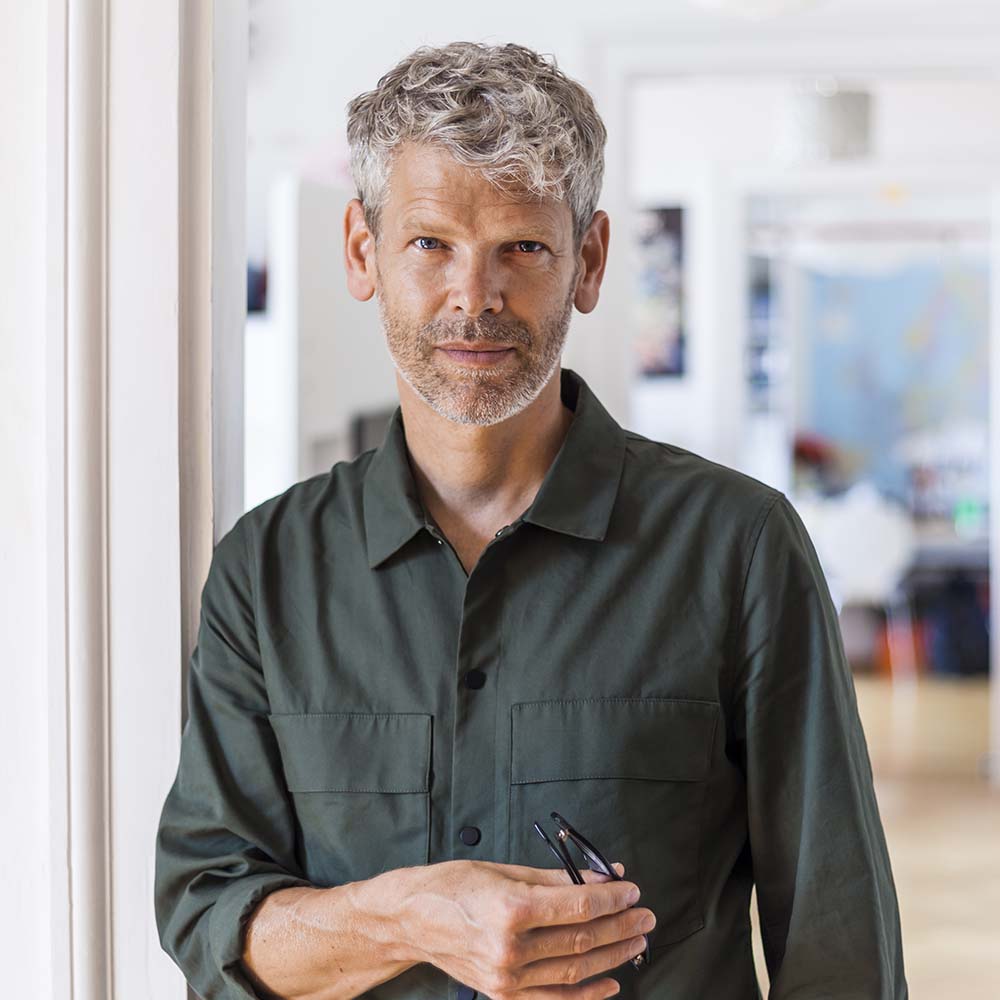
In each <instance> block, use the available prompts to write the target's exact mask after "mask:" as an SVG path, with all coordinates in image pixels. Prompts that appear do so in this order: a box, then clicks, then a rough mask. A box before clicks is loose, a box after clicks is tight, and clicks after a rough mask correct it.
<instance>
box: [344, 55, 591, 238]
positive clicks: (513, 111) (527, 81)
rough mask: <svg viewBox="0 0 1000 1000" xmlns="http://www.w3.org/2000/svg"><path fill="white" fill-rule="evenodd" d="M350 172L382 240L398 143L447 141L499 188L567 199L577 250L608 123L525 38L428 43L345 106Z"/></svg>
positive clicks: (461, 158)
mask: <svg viewBox="0 0 1000 1000" xmlns="http://www.w3.org/2000/svg"><path fill="white" fill-rule="evenodd" d="M347 141H348V145H349V147H350V153H351V174H352V176H353V178H354V184H355V187H356V188H357V195H358V198H359V199H360V201H361V204H362V206H363V208H364V214H365V222H366V224H367V226H368V228H369V230H370V231H371V233H372V235H373V236H374V237H375V243H376V246H377V245H378V244H379V241H380V234H381V227H382V211H383V208H384V206H385V201H386V198H387V196H388V192H389V174H390V171H391V168H392V163H393V157H394V155H395V151H397V150H398V149H399V147H400V146H401V144H403V143H405V142H408V141H412V142H418V143H427V144H428V145H434V146H436V147H438V148H442V149H445V150H446V151H447V152H448V153H450V154H451V155H452V156H453V157H454V158H455V159H456V160H457V161H458V162H459V163H461V164H463V165H465V166H468V167H473V168H475V169H477V170H479V172H480V173H481V175H482V176H483V177H484V178H485V179H486V180H488V181H489V182H490V183H491V184H493V186H494V187H496V188H497V189H498V190H501V191H507V192H512V191H520V192H522V193H523V192H527V193H528V194H529V196H532V195H533V196H536V197H539V198H542V197H553V198H555V199H556V200H559V201H562V200H565V201H567V202H568V204H569V207H570V210H571V212H572V215H573V245H574V252H579V249H580V246H581V244H582V242H583V235H584V233H585V232H586V230H587V227H588V226H589V225H590V222H591V219H592V218H593V215H594V210H595V208H596V207H597V199H598V197H599V196H600V193H601V184H602V181H603V178H604V145H605V142H606V141H607V130H606V129H605V127H604V123H603V122H602V121H601V118H600V115H598V113H597V109H596V108H595V107H594V102H593V99H592V98H591V96H590V94H589V93H588V92H587V90H586V89H585V88H584V87H583V86H582V85H581V84H579V83H577V82H576V81H575V80H572V79H570V78H569V77H568V76H566V74H565V73H563V72H562V70H560V69H558V68H557V66H556V63H555V57H554V56H553V57H552V62H551V63H550V62H548V61H547V60H546V59H544V58H543V57H542V56H541V55H540V54H539V53H537V52H535V51H533V50H532V49H529V48H525V47H524V46H523V45H516V44H514V43H509V44H507V45H494V46H490V45H484V44H481V43H479V42H452V43H451V44H449V45H444V46H441V47H438V48H432V47H430V46H426V45H423V46H421V47H420V48H418V49H416V50H414V51H413V52H411V53H410V55H408V56H406V58H404V59H403V60H401V61H400V62H399V63H398V64H397V65H396V66H395V67H393V69H391V70H390V71H389V72H388V73H386V74H385V75H384V76H383V77H382V78H381V79H380V80H379V81H378V85H377V86H376V87H375V89H374V90H369V91H366V92H365V93H363V94H359V95H358V96H357V97H355V98H353V99H352V100H351V101H350V102H349V103H348V105H347Z"/></svg>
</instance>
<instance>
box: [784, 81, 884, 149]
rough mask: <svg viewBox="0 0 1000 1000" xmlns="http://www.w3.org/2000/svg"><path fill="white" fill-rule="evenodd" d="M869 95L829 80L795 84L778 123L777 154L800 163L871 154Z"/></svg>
mask: <svg viewBox="0 0 1000 1000" xmlns="http://www.w3.org/2000/svg"><path fill="white" fill-rule="evenodd" d="M871 104H872V100H871V94H870V93H869V92H868V91H867V90H862V89H854V88H845V87H842V86H841V85H840V84H839V83H838V82H837V80H836V79H834V78H832V77H821V78H817V79H815V80H812V81H806V82H805V83H798V84H797V85H796V86H795V87H794V89H793V90H792V91H791V92H790V93H789V95H788V98H787V100H786V102H785V107H784V113H783V115H782V116H781V120H780V121H779V123H778V129H779V132H778V137H777V150H776V152H777V155H778V157H779V158H780V159H782V160H784V161H791V162H800V163H810V162H813V163H817V162H828V161H831V160H856V159H862V158H864V157H866V156H869V155H870V154H871V119H872V115H871Z"/></svg>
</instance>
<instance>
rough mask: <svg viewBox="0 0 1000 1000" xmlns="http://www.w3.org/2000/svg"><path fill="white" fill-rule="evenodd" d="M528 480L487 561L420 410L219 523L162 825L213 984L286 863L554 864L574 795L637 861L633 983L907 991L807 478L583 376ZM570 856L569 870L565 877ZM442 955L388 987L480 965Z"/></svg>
mask: <svg viewBox="0 0 1000 1000" xmlns="http://www.w3.org/2000/svg"><path fill="white" fill-rule="evenodd" d="M561 379H562V382H561V385H562V398H563V402H564V403H565V405H567V406H568V407H570V408H571V409H573V410H574V411H575V415H574V419H573V422H572V424H571V425H570V428H569V431H568V433H567V436H566V438H565V441H564V443H563V445H562V447H561V449H560V451H559V453H558V455H557V456H556V458H555V460H554V462H553V464H552V466H551V467H550V468H549V470H548V473H547V475H546V477H545V479H544V481H543V483H542V485H541V488H540V489H539V491H538V494H537V495H536V497H535V499H534V501H533V502H532V503H531V505H530V506H529V507H528V508H527V510H525V511H524V512H523V513H522V514H521V516H520V517H518V518H517V519H516V520H515V521H514V522H513V523H511V524H509V525H507V526H506V527H504V528H503V529H501V530H500V531H498V532H497V534H496V537H495V538H493V539H492V540H491V541H490V543H489V545H488V546H487V548H486V550H485V551H484V552H483V553H482V555H481V557H480V559H479V561H478V563H477V564H476V566H475V568H474V569H473V571H472V572H471V573H469V574H467V573H466V572H465V570H464V569H463V567H462V564H461V562H460V561H459V559H458V557H457V555H456V554H455V552H454V550H453V549H452V548H451V545H450V544H449V542H448V540H447V538H445V537H444V536H443V535H442V534H441V532H440V531H439V530H438V529H437V528H436V526H435V525H434V524H433V522H432V521H431V519H430V518H429V516H428V514H427V513H426V511H425V510H424V508H423V506H422V504H421V502H420V500H419V497H418V494H417V491H416V488H415V484H414V478H413V475H412V471H411V467H410V464H409V460H408V453H407V450H406V443H405V438H404V427H403V422H402V412H401V410H400V409H399V408H397V410H396V411H395V414H394V415H393V418H392V421H391V424H390V426H389V428H388V431H387V433H386V436H385V440H384V441H383V443H382V445H381V446H380V447H379V448H377V449H372V450H370V451H366V452H365V453H364V454H362V455H360V456H359V457H358V458H356V459H354V460H353V461H350V462H338V463H337V464H336V465H334V466H333V468H332V469H331V470H330V471H329V472H326V473H323V474H322V475H317V476H314V477H312V478H310V479H306V480H304V481H302V482H299V483H296V484H295V485H294V486H292V487H291V488H290V489H288V490H286V491H285V492H284V493H282V494H281V495H280V496H277V497H273V498H272V499H270V500H268V501H266V502H265V503H263V504H261V505H260V506H258V507H256V508H254V509H253V510H251V511H249V512H248V513H246V514H244V515H243V516H242V517H241V518H240V519H239V521H238V522H237V524H236V525H235V526H234V527H233V529H232V530H231V531H230V532H228V533H227V534H226V535H225V537H224V538H223V539H222V540H221V541H220V542H219V544H218V545H217V546H216V548H215V552H214V554H213V558H212V564H211V569H210V572H209V575H208V579H207V581H206V583H205V586H204V590H203V592H202V608H201V624H200V630H199V635H198V644H197V648H196V649H195V652H194V654H193V656H192V659H191V669H190V673H189V677H188V705H189V717H188V719H187V722H186V724H185V727H184V731H183V738H182V744H181V754H180V761H179V766H178V770H177V775H176V779H175V781H174V784H173V786H172V788H171V789H170V792H169V794H168V796H167V799H166V801H165V803H164V806H163V812H162V816H161V819H160V826H159V832H158V835H157V840H156V884H155V904H156V918H157V926H158V929H159V934H160V940H161V942H162V945H163V947H164V949H165V950H166V951H167V953H168V954H169V955H170V956H171V957H172V958H173V959H174V961H175V962H176V963H177V965H178V966H179V967H180V968H181V969H182V970H183V972H184V974H185V976H186V977H187V979H188V981H189V982H190V984H191V985H192V986H193V987H194V988H195V989H196V990H197V991H198V992H199V993H200V994H201V996H202V997H204V998H205V1000H215V998H222V997H226V998H240V1000H247V998H251V997H252V998H254V1000H257V998H258V994H257V993H255V992H254V990H253V988H252V987H251V985H250V983H249V981H248V979H247V978H246V975H245V973H244V971H243V970H242V967H241V964H240V957H241V954H242V950H243V940H244V934H245V926H246V921H247V918H248V916H249V914H250V911H251V910H252V909H253V907H254V906H255V905H256V904H257V903H258V902H259V900H260V899H261V898H262V897H263V896H264V895H265V894H266V893H268V892H271V891H273V890H276V889H279V888H283V887H286V886H293V885H302V886H308V885H311V886H333V885H338V884H342V883H345V882H351V881H356V880H359V879H366V878H369V877H371V876H374V875H376V874H378V873H379V872H382V871H384V870H387V869H391V868H398V867H402V866H409V865H424V864H427V863H433V862H439V861H445V860H449V859H455V858H469V859H484V860H492V861H501V862H510V863H517V864H524V865H532V866H537V867H548V868H553V867H556V862H555V859H554V858H553V856H552V855H551V853H549V851H548V848H547V847H546V845H545V844H544V842H543V841H542V840H541V839H540V838H539V836H538V835H537V833H536V832H535V831H534V829H533V828H532V822H533V821H534V820H538V821H539V823H541V824H542V825H543V826H544V827H545V828H546V829H547V830H549V831H551V830H552V829H553V826H554V824H553V823H552V821H551V819H550V818H549V814H550V813H551V812H552V810H556V811H557V812H559V813H561V814H562V815H563V816H565V817H566V819H568V820H569V822H570V823H572V824H573V825H574V826H575V827H576V828H577V829H579V830H580V831H581V832H582V833H583V834H584V835H585V836H586V837H588V838H589V839H590V840H592V841H593V842H594V843H595V845H596V846H597V847H598V848H599V849H601V850H602V851H603V852H604V854H605V855H606V856H607V857H608V858H609V859H610V860H612V861H622V862H623V863H624V864H625V866H626V878H628V879H630V880H633V881H635V882H636V883H638V885H639V886H640V887H641V889H642V899H641V901H640V904H639V905H643V906H648V907H650V908H651V909H652V910H653V911H654V912H655V913H656V915H657V919H658V922H657V925H656V927H655V928H654V930H653V931H652V932H651V933H650V935H649V940H650V944H651V947H652V962H651V964H650V965H649V966H647V967H646V968H645V969H643V970H636V969H634V968H633V967H632V966H631V965H629V964H627V963H626V964H625V965H623V966H621V967H619V968H618V969H616V970H615V971H614V975H615V978H617V979H618V980H619V981H620V982H621V984H622V992H621V994H620V996H621V997H622V998H628V997H648V998H662V1000H701V998H704V1000H750V998H755V997H758V996H759V992H758V989H757V985H756V975H755V971H754V965H753V957H752V950H751V935H750V920H749V900H750V890H751V887H752V886H753V885H754V884H756V886H757V895H758V903H759V907H760V918H761V925H762V936H763V942H764V949H765V953H766V956H767V966H768V972H769V975H770V979H771V984H772V985H771V992H770V996H771V997H774V998H792V997H795V998H802V1000H817V998H827V997H829V998H836V1000H849V998H850V1000H862V998H866V1000H867V998H879V1000H883V998H884V1000H889V998H892V1000H896V998H902V997H906V995H907V990H906V983H905V980H904V974H903V959H902V949H901V943H900V926H899V915H898V909H897V901H896V893H895V887H894V884H893V879H892V874H891V870H890V865H889V857H888V854H887V852H886V845H885V839H884V835H883V831H882V826H881V822H880V819H879V814H878V809H877V806H876V801H875V796H874V793H873V786H872V773H871V766H870V763H869V758H868V751H867V746H866V743H865V738H864V734H863V732H862V729H861V724H860V721H859V717H858V712H857V705H856V701H855V694H854V687H853V684H852V680H851V675H850V671H849V668H848V664H847V661H846V658H845V655H844V649H843V645H842V642H841V636H840V631H839V627H838V620H837V614H836V610H835V608H834V606H833V604H832V602H831V599H830V595H829V591H828V589H827V586H826V583H825V581H824V577H823V573H822V571H821V569H820V565H819V563H818V560H817V557H816V552H815V550H814V548H813V546H812V544H811V542H810V540H809V537H808V535H807V534H806V531H805V529H804V527H803V525H802V522H801V520H800V519H799V517H798V515H797V514H796V512H795V510H794V509H793V507H792V506H791V505H790V503H789V501H788V500H787V498H786V497H785V496H784V494H782V493H780V492H778V491H776V490H774V489H772V488H770V487H768V486H766V485H764V484H763V483H760V482H758V481H757V480H755V479H752V478H750V477H748V476H745V475H743V474H741V473H739V472H736V471H735V470H732V469H729V468H726V467H725V466H722V465H718V464H715V463H713V462H710V461H708V460H706V459H704V458H702V457H699V456H698V455H695V454H693V453H691V452H689V451H685V450H684V449H682V448H678V447H674V446H673V445H669V444H663V443H660V442H657V441H652V440H650V439H649V438H646V437H643V436H642V435H640V434H635V433H632V432H630V431H626V430H623V429H622V428H621V427H620V426H619V424H618V423H617V422H616V421H615V420H614V419H613V418H612V417H611V416H610V415H609V414H608V412H607V411H606V410H605V409H604V407H603V406H602V405H601V403H600V401H599V400H598V399H597V397H596V396H595V395H594V394H593V392H592V391H591V390H590V389H589V387H588V386H587V384H586V383H585V382H584V381H583V379H581V378H580V376H579V375H577V374H576V373H575V372H573V371H571V370H570V369H563V370H562V374H561ZM568 881H569V878H568V876H567V883H568ZM458 987H459V984H458V983H456V982H455V981H454V980H453V979H450V978H449V977H448V976H447V975H445V973H443V972H442V971H440V970H439V969H437V968H435V967H434V966H432V965H429V964H426V963H425V964H420V965H417V966H414V967H413V968H412V969H410V970H408V971H407V972H405V973H404V974H402V975H400V976H398V977H396V978H395V979H391V980H389V981H387V982H385V983H383V984H382V985H380V986H379V987H377V988H376V989H374V990H372V991H370V992H369V993H367V994H365V995H366V996H370V997H376V998H379V1000H397V998H398V1000H403V998H406V1000H424V998H431V997H442V998H444V997H449V998H451V997H456V996H457V991H458Z"/></svg>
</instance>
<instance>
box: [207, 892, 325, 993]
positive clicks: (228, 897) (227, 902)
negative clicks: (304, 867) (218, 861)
mask: <svg viewBox="0 0 1000 1000" xmlns="http://www.w3.org/2000/svg"><path fill="white" fill-rule="evenodd" d="M292 886H304V887H307V888H310V889H315V888H316V886H314V885H313V883H312V882H310V881H308V880H307V879H304V878H298V877H296V876H295V875H280V874H276V873H274V872H264V873H261V874H257V875H244V876H241V877H240V878H236V879H234V880H233V882H232V884H231V885H228V886H226V888H225V889H223V890H222V892H220V893H219V897H218V899H217V900H216V901H215V904H214V905H213V906H212V912H211V913H210V914H209V922H208V935H209V943H210V945H211V949H212V955H213V957H214V958H215V961H216V963H217V965H218V968H219V972H220V975H221V977H222V981H223V983H224V984H225V991H224V993H223V994H222V995H223V996H225V997H227V998H229V1000H266V998H265V997H263V996H261V994H260V993H258V992H257V991H256V990H255V989H254V988H253V986H252V985H251V984H250V980H249V979H248V978H247V975H246V972H245V970H244V967H243V964H242V959H243V948H244V944H245V935H246V924H247V922H248V920H249V918H250V914H251V913H252V912H253V909H254V907H255V906H256V905H257V904H258V903H259V902H260V901H261V900H262V899H263V898H264V897H265V896H266V895H267V894H268V893H269V892H276V891H277V890H278V889H287V888H290V887H292Z"/></svg>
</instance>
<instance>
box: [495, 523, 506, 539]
mask: <svg viewBox="0 0 1000 1000" xmlns="http://www.w3.org/2000/svg"><path fill="white" fill-rule="evenodd" d="M509 527H510V525H508V524H505V525H504V526H503V527H502V528H501V529H500V530H499V531H498V532H497V533H496V534H495V535H494V536H493V537H494V538H499V537H500V536H501V535H502V534H503V533H504V532H505V531H506V530H507V529H508V528H509Z"/></svg>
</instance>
